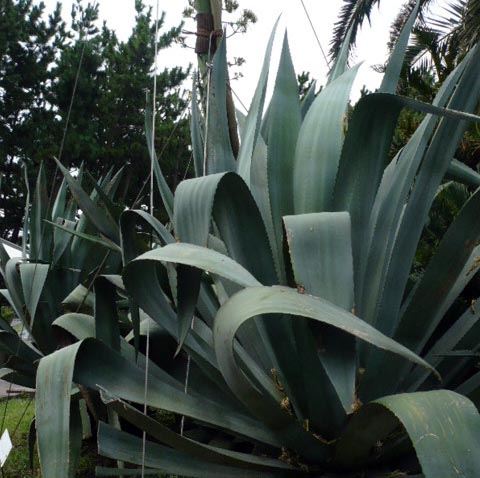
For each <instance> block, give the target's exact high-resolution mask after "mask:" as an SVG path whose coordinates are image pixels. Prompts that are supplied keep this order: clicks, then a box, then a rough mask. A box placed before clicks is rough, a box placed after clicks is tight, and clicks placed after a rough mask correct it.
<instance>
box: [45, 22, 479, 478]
mask: <svg viewBox="0 0 480 478" xmlns="http://www.w3.org/2000/svg"><path fill="white" fill-rule="evenodd" d="M413 18H414V14H413V15H412V20H410V22H408V24H407V25H406V27H405V30H404V32H403V34H402V35H401V36H400V38H399V41H398V44H397V46H396V47H395V49H394V50H393V53H392V56H391V58H390V62H389V64H388V66H387V69H386V72H385V76H384V79H383V83H382V85H381V87H380V89H379V90H378V91H377V92H375V93H373V94H370V95H367V96H365V97H362V98H361V99H360V100H359V101H358V103H357V104H356V105H355V106H354V107H353V112H352V114H351V116H350V117H349V118H348V122H347V117H346V110H347V106H348V104H349V97H350V90H351V87H352V83H353V81H354V79H355V75H356V73H357V69H358V68H357V67H353V68H350V69H348V68H347V66H346V65H347V50H346V48H344V51H342V52H341V54H340V56H339V59H338V61H337V63H336V65H335V67H334V68H333V70H332V72H331V74H330V77H329V80H328V84H327V85H326V86H325V88H323V89H322V90H321V92H320V93H318V94H317V95H316V96H315V95H314V94H313V93H312V94H311V95H307V97H306V99H305V103H304V104H300V101H299V99H298V89H297V83H296V76H295V72H294V69H293V65H292V60H291V58H290V54H289V48H288V41H287V38H286V37H285V40H284V43H283V49H282V54H281V59H280V64H279V68H278V73H277V78H276V81H275V88H274V92H273V96H272V99H271V102H270V105H269V106H268V108H265V107H264V103H265V97H266V86H267V79H268V74H269V67H270V54H271V49H272V43H273V34H272V37H271V39H270V42H269V44H268V47H267V54H266V57H265V63H264V66H263V69H262V72H261V75H260V80H259V83H258V86H257V89H256V92H255V95H254V98H253V100H252V104H251V107H250V111H249V113H248V115H247V117H246V118H243V121H240V127H241V134H240V137H241V145H240V151H239V154H238V157H237V158H235V157H234V155H233V153H232V149H231V146H230V140H229V134H228V127H227V120H226V106H225V105H226V91H227V82H226V78H227V75H226V69H227V62H226V41H225V40H223V41H222V42H221V44H220V46H219V48H218V50H217V53H216V54H215V57H214V60H213V70H212V73H211V85H210V88H209V89H210V97H209V98H208V102H209V107H208V112H209V114H208V117H207V118H204V117H203V115H202V112H201V111H200V109H199V108H198V106H197V104H196V102H195V98H194V102H193V104H192V148H193V153H194V160H195V166H196V171H197V176H198V177H197V178H195V179H190V180H187V181H184V182H182V183H181V184H180V185H179V186H178V188H177V190H176V191H175V194H174V195H173V194H172V192H171V191H170V190H168V187H167V186H166V183H165V182H164V181H163V179H162V175H161V170H160V166H159V163H158V161H157V160H156V158H155V157H154V152H153V148H152V147H151V145H150V149H151V152H152V156H153V159H154V166H155V174H156V179H157V184H158V187H159V190H160V193H161V195H162V198H163V200H164V203H165V208H166V210H167V212H168V213H169V215H170V219H171V228H166V227H164V226H162V225H161V224H160V223H158V221H157V220H156V219H155V218H153V217H152V216H150V215H149V214H147V213H146V212H143V211H125V212H123V213H122V215H121V218H120V232H119V235H118V237H111V239H112V240H113V241H114V242H116V244H117V245H118V246H119V247H121V248H122V254H123V256H122V257H123V261H124V270H123V274H122V278H120V277H117V276H115V277H114V278H112V277H110V278H107V279H108V280H106V281H104V282H103V283H102V284H100V287H99V288H98V290H96V291H95V292H96V293H95V304H97V306H96V310H95V314H94V317H93V316H86V315H78V314H77V315H70V316H68V317H63V318H60V319H57V320H56V322H55V324H56V326H58V327H62V328H64V329H65V330H68V331H69V332H70V333H71V334H72V335H74V336H76V338H77V339H78V342H77V343H75V344H73V345H71V346H69V347H66V348H63V349H62V350H59V351H56V352H55V353H52V354H50V355H48V356H46V357H45V358H43V359H42V360H41V361H40V365H39V368H38V375H37V402H36V403H37V428H38V442H39V451H40V460H41V465H42V471H43V475H44V476H48V477H52V478H54V477H59V478H64V477H65V476H73V475H72V473H73V472H72V463H74V462H72V459H71V458H70V457H71V456H72V454H73V455H74V451H75V450H78V447H79V444H78V443H79V442H78V439H77V437H78V434H79V426H78V420H77V419H76V416H75V414H71V413H70V404H71V394H72V393H73V392H72V387H71V386H70V383H71V382H73V383H75V384H78V385H81V386H82V387H87V388H89V389H92V390H95V391H97V392H98V393H99V394H100V397H101V399H102V401H103V402H104V403H105V404H107V409H108V410H109V411H110V413H112V414H115V416H116V417H117V420H110V424H106V423H104V422H101V423H100V425H99V432H98V447H99V452H100V454H101V455H103V456H105V457H108V458H111V459H114V460H119V462H118V463H119V464H118V466H117V467H101V468H98V469H97V474H98V476H120V475H121V476H126V475H139V474H141V473H144V474H145V475H146V474H148V475H160V474H162V473H172V474H176V475H181V476H192V477H207V476H208V477H211V476H222V477H256V478H257V477H274V476H275V477H278V476H296V477H298V476H314V477H334V476H352V477H353V476H362V477H392V476H405V475H409V476H410V475H412V476H425V477H427V478H430V477H432V478H433V477H435V478H438V477H445V478H447V477H452V476H464V477H475V476H479V475H480V455H479V454H478V449H479V447H480V416H479V414H478V411H477V408H476V407H477V406H478V405H479V404H480V372H478V370H477V369H476V368H475V360H478V347H479V345H480V328H479V320H478V319H479V313H480V309H479V306H478V305H477V304H476V303H472V304H471V305H470V306H469V307H468V308H467V309H466V310H465V311H464V313H463V314H462V315H461V316H460V317H458V319H456V320H453V321H452V322H451V323H448V324H445V322H444V320H443V319H444V317H445V314H446V312H447V311H448V309H449V308H450V306H451V305H452V303H453V302H454V300H455V299H456V297H457V296H458V295H459V294H460V293H461V291H462V290H463V289H464V287H465V286H466V284H467V283H468V282H469V281H470V280H471V279H472V278H473V276H474V275H475V273H476V272H477V270H478V267H479V266H480V261H479V255H480V246H479V240H480V222H479V221H478V208H479V206H480V190H479V189H477V190H476V191H475V192H474V193H473V194H472V195H471V196H470V197H469V199H468V200H467V201H466V202H465V204H464V205H463V207H462V209H461V210H460V212H459V213H458V215H457V216H456V217H455V219H454V220H453V222H452V223H451V225H450V227H449V228H448V230H447V232H446V233H445V235H444V237H443V238H442V240H441V241H440V243H439V245H438V248H437V250H436V252H435V254H434V256H433V257H432V259H431V261H430V262H429V264H428V266H427V267H426V269H425V271H424V273H423V274H422V276H421V277H420V278H419V279H418V280H417V282H416V284H415V286H414V287H413V288H410V289H409V287H408V284H409V274H410V272H411V268H412V264H413V261H414V257H415V252H416V248H417V245H418V243H419V240H420V236H421V234H422V230H423V228H424V225H425V223H426V221H427V219H428V213H429V210H430V208H431V206H432V204H433V203H434V201H435V197H436V194H437V191H438V190H439V186H440V185H441V183H442V181H443V178H444V177H445V175H446V174H447V172H449V173H450V174H451V175H455V177H457V178H458V179H460V178H462V179H463V180H464V181H466V182H467V183H469V184H470V185H475V184H477V185H478V174H476V173H475V172H474V171H471V170H468V169H465V168H463V167H461V166H459V165H458V164H456V163H452V160H453V157H454V154H455V150H456V148H457V145H458V143H459V141H460V140H461V138H462V135H463V133H464V131H465V128H466V125H467V122H468V121H476V122H478V121H479V120H480V118H479V117H477V116H475V115H474V114H473V111H474V110H475V108H476V106H477V104H478V100H479V97H480V75H479V65H480V47H478V46H477V47H475V48H474V49H472V51H471V52H470V53H468V54H467V55H466V57H465V59H464V60H463V61H462V62H461V64H460V65H459V66H458V68H457V69H456V70H455V71H454V72H453V73H452V74H451V75H450V76H449V77H448V78H447V79H446V81H445V82H444V84H443V86H442V87H441V89H440V91H439V92H438V95H437V97H436V99H435V101H434V103H433V104H431V105H429V104H424V103H419V102H417V101H414V100H412V99H409V98H405V97H401V96H398V95H396V94H395V91H396V86H397V81H398V76H399V73H400V69H401V65H402V62H403V56H404V51H405V48H406V45H407V42H408V36H409V29H410V28H411V24H412V21H413ZM347 43H348V42H347ZM403 108H412V109H415V110H418V111H420V112H422V113H425V118H424V120H423V121H422V123H421V124H420V126H419V128H418V130H417V131H416V132H415V133H414V135H413V136H412V137H411V138H410V140H409V141H408V143H407V144H406V146H405V147H404V148H403V149H402V150H401V151H400V152H399V153H398V154H397V155H396V156H395V157H394V158H393V160H391V161H389V160H388V158H389V151H390V145H391V141H392V137H393V134H394V130H395V125H396V120H397V118H398V115H399V113H400V111H401V110H402V109H403ZM147 136H149V135H147ZM205 143H206V144H205ZM204 152H206V156H204ZM81 207H82V209H83V210H84V212H85V214H87V212H88V204H85V205H84V206H82V205H81ZM84 208H86V209H84ZM106 232H107V231H105V233H106ZM106 235H107V236H108V234H106ZM145 238H149V241H145V240H144V239H145ZM147 249H148V250H147ZM120 295H121V296H122V297H124V298H125V299H128V301H129V306H130V320H131V329H132V332H131V333H130V334H129V335H125V334H123V335H122V334H121V333H120V330H119V327H118V301H117V300H116V299H118V297H119V296H120ZM166 335H168V336H170V337H174V338H175V339H176V340H177V341H178V350H177V359H173V358H172V360H173V361H175V360H177V361H178V360H180V358H181V357H182V356H183V357H185V354H187V355H188V357H189V362H188V363H189V367H188V373H187V378H188V382H186V378H185V376H183V375H179V373H178V368H176V369H175V370H174V371H172V370H169V369H168V367H167V366H163V365H162V364H161V362H160V361H159V360H154V359H153V358H152V354H153V353H154V352H156V351H158V350H159V349H161V348H162V347H163V346H164V344H165V343H166V342H165V337H166ZM140 337H144V338H145V337H146V338H147V340H146V342H147V344H148V346H147V348H146V349H144V348H142V347H140V346H139V343H140V341H139V338H140ZM135 339H136V340H135ZM132 340H133V344H132V343H131V342H132ZM167 362H168V361H167ZM181 363H183V362H181ZM186 385H188V387H187V386H186ZM73 390H75V389H73ZM144 405H147V406H148V413H144V412H142V406H144ZM155 410H163V411H167V412H169V413H171V414H174V416H176V417H183V419H182V422H181V425H179V424H178V423H176V424H174V425H172V424H166V423H165V422H164V421H162V420H158V416H157V415H156V414H155ZM142 433H145V435H144V437H146V439H145V441H144V440H142ZM123 462H128V463H130V464H132V465H133V466H135V467H134V468H133V469H131V468H129V467H124V466H123V465H122V463H123ZM140 466H141V467H142V469H140V468H139V467H140ZM69 473H70V475H69Z"/></svg>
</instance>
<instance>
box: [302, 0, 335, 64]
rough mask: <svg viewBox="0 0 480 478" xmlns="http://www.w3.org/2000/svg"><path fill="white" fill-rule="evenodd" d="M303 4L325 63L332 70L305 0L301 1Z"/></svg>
mask: <svg viewBox="0 0 480 478" xmlns="http://www.w3.org/2000/svg"><path fill="white" fill-rule="evenodd" d="M300 1H301V2H302V6H303V9H304V10H305V15H307V18H308V21H309V22H310V26H311V27H312V30H313V34H314V35H315V38H316V39H317V43H318V46H319V47H320V51H321V52H322V55H323V58H324V60H325V63H326V64H327V67H328V68H330V62H329V61H328V58H327V55H326V54H325V51H324V50H323V48H322V44H321V43H320V39H319V38H318V35H317V31H316V30H315V27H314V26H313V23H312V20H311V18H310V14H309V13H308V10H307V7H306V6H305V4H304V3H303V0H300Z"/></svg>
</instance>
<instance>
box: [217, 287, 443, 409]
mask: <svg viewBox="0 0 480 478" xmlns="http://www.w3.org/2000/svg"><path fill="white" fill-rule="evenodd" d="M274 313H286V314H290V315H294V316H300V317H306V318H310V319H313V320H315V321H317V322H320V323H324V324H327V325H330V326H333V327H336V328H338V329H340V330H343V331H345V332H347V333H349V334H352V335H354V336H356V337H358V338H360V339H362V340H363V341H365V342H367V343H370V344H372V345H375V346H376V347H378V348H381V349H384V350H388V351H389V352H393V353H395V354H398V355H400V356H402V357H403V358H405V359H408V360H410V361H411V362H413V363H416V364H418V365H422V366H424V367H426V368H428V369H430V370H431V371H433V372H435V371H434V370H433V369H432V367H431V366H430V365H429V364H428V363H427V362H425V361H424V360H423V359H422V358H420V357H418V356H417V355H416V354H414V353H413V352H411V351H410V350H408V349H407V348H406V347H404V346H403V345H401V344H399V343H397V342H395V341H394V340H392V339H390V338H388V337H386V336H384V335H383V334H381V333H380V332H378V331H377V330H375V329H374V328H373V327H371V326H370V325H368V324H367V323H366V322H364V321H362V320H360V319H358V317H355V316H354V315H352V314H351V313H349V312H347V311H345V310H344V309H341V308H340V307H337V306H335V305H333V304H332V303H330V302H328V301H326V300H323V299H320V298H317V297H314V296H310V295H306V294H301V293H298V292H297V291H296V290H294V289H289V288H287V287H281V286H275V287H249V288H247V289H243V290H242V291H240V292H238V293H237V294H235V295H234V296H233V297H232V298H231V299H230V300H229V301H228V302H227V303H226V304H225V305H223V306H222V307H221V308H220V310H219V311H218V314H217V317H216V319H215V328H214V340H215V353H216V355H217V360H218V365H219V367H220V369H221V371H222V374H223V375H224V377H225V380H226V381H227V383H228V384H229V386H230V388H232V390H234V391H235V393H236V394H237V395H238V397H239V399H240V400H242V401H243V402H244V403H245V404H246V405H247V406H249V407H250V408H253V409H254V410H255V400H256V399H258V398H259V392H258V390H255V389H253V388H252V386H251V384H249V383H248V381H246V379H245V377H244V376H243V375H242V373H241V371H240V370H239V369H238V368H237V366H236V364H235V358H234V355H233V349H232V344H233V339H234V337H235V334H236V333H237V331H238V329H239V328H240V327H241V325H242V324H243V323H245V322H247V321H248V320H250V319H251V318H252V317H255V316H256V315H260V314H274ZM435 373H436V372H435Z"/></svg>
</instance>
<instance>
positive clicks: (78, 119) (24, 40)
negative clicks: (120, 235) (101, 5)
mask: <svg viewBox="0 0 480 478" xmlns="http://www.w3.org/2000/svg"><path fill="white" fill-rule="evenodd" d="M0 8H1V9H2V10H1V13H2V15H1V20H0V22H1V25H0V30H1V32H2V33H1V34H0V55H1V64H2V67H1V75H0V90H1V91H2V94H1V95H0V111H1V113H0V137H1V138H2V141H1V144H0V174H2V175H3V176H4V186H3V188H2V192H1V195H0V213H1V214H2V221H1V225H0V235H1V236H2V237H4V238H8V239H10V240H11V241H12V242H17V241H18V240H19V237H20V236H21V225H22V218H23V212H24V211H23V209H24V204H25V200H26V195H27V185H25V182H24V174H23V171H22V164H24V165H26V166H27V171H28V187H30V189H33V188H34V184H35V178H36V176H37V174H38V169H39V166H40V164H42V163H43V165H44V168H45V170H46V175H47V177H48V178H49V180H50V181H52V182H53V181H54V178H56V182H55V188H58V187H59V183H58V179H59V175H55V168H56V164H55V161H54V158H57V159H60V160H61V161H62V163H63V164H64V165H65V166H67V168H72V169H78V168H79V167H80V165H81V164H82V163H83V164H84V165H85V166H86V169H88V170H89V171H95V174H96V175H99V176H105V175H106V174H107V172H108V171H109V170H110V169H111V168H112V167H113V168H114V169H116V170H118V169H120V168H122V167H123V168H124V169H125V173H124V175H123V178H122V181H121V184H120V186H119V198H120V201H121V202H124V203H126V204H133V203H134V202H135V200H137V201H138V207H139V206H140V205H142V204H146V203H148V198H147V196H148V190H144V189H142V185H143V184H144V182H145V181H146V180H147V176H148V174H149V160H148V158H149V155H148V151H146V150H145V147H144V143H145V141H144V131H143V129H144V120H143V118H144V115H145V108H146V99H145V92H146V91H150V90H151V87H152V66H153V63H154V51H155V45H154V40H153V38H154V31H155V20H154V19H153V18H152V11H151V8H147V7H146V6H145V4H144V3H143V2H141V1H138V2H136V5H135V8H136V16H135V23H134V28H133V30H132V32H131V34H130V36H129V37H128V39H127V40H125V41H121V40H119V39H118V38H117V36H116V35H115V33H114V32H113V31H112V30H110V29H109V28H108V27H107V25H106V24H104V25H103V26H102V27H101V28H98V27H97V26H96V25H97V23H98V22H97V20H98V5H97V6H96V7H94V6H93V5H92V4H91V3H86V2H83V1H81V0H77V1H76V2H74V4H73V7H72V12H71V23H70V25H69V26H68V27H67V26H66V25H65V23H64V22H63V21H62V20H61V16H60V6H58V7H57V9H56V10H55V12H54V14H53V15H52V16H51V18H50V19H49V20H48V21H47V20H44V7H43V6H42V5H41V4H39V5H34V4H33V2H32V1H26V0H9V1H7V2H2V6H1V7H0ZM164 23H165V16H164V15H162V16H161V17H160V19H159V25H158V27H159V38H158V50H159V51H160V52H161V50H162V49H165V48H168V47H169V46H170V45H171V44H172V42H173V41H175V40H176V39H177V38H178V36H179V35H180V32H181V25H179V26H177V27H173V28H169V29H164V28H163V26H164ZM187 76H188V70H185V69H182V68H172V69H163V70H161V71H159V74H158V78H157V92H158V95H157V101H156V104H155V107H156V110H157V114H158V117H159V118H160V119H161V121H157V131H156V138H157V144H156V146H157V149H158V150H159V151H161V152H162V158H163V159H164V168H165V175H166V179H167V181H168V183H169V184H170V186H171V187H172V188H173V189H175V187H176V185H177V183H178V182H179V181H180V180H181V179H182V178H183V177H184V176H185V175H188V171H187V166H188V163H189V158H190V152H189V150H188V137H189V128H188V120H187V114H186V113H185V114H184V112H186V109H187V104H188V102H187V95H186V93H185V91H184V88H183V87H182V84H183V82H184V80H185V79H186V78H187ZM72 95H74V101H73V102H72ZM70 107H71V111H70ZM69 111H70V113H69ZM67 117H68V126H67ZM65 128H66V131H65ZM169 137H171V139H170V141H168V138H169ZM137 195H138V197H137Z"/></svg>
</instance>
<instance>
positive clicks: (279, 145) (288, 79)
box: [267, 34, 301, 283]
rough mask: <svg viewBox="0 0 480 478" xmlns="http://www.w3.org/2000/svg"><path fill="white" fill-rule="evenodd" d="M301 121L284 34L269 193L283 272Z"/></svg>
mask: <svg viewBox="0 0 480 478" xmlns="http://www.w3.org/2000/svg"><path fill="white" fill-rule="evenodd" d="M300 122H301V114H300V102H299V99H298V85H297V79H296V75H295V70H294V68H293V63H292V58H291V56H290V50H289V46H288V39H287V35H286V34H285V38H284V41H283V47H282V53H281V57H280V64H279V66H278V73H277V78H276V81H275V88H274V91H273V96H272V100H271V103H270V106H269V121H268V138H267V144H268V153H267V158H268V192H269V194H270V207H271V211H272V220H273V230H274V233H275V241H276V250H277V254H278V262H279V264H280V270H281V271H282V270H283V267H282V264H283V231H282V217H283V216H285V215H287V214H293V211H294V205H293V167H294V166H293V165H294V162H293V158H294V156H295V147H296V144H297V138H298V132H299V130H300ZM282 279H283V278H282ZM282 283H284V279H283V280H282Z"/></svg>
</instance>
